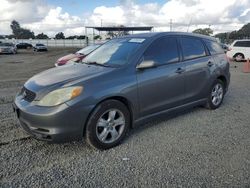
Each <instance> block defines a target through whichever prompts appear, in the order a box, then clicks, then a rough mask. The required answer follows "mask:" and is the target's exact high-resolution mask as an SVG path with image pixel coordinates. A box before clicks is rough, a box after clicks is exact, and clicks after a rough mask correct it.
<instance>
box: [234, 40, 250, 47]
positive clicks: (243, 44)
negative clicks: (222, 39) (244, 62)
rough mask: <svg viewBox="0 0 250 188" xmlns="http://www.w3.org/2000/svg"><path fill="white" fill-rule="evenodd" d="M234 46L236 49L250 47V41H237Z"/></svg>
mask: <svg viewBox="0 0 250 188" xmlns="http://www.w3.org/2000/svg"><path fill="white" fill-rule="evenodd" d="M234 46H236V47H250V41H237V42H236V43H235V44H234Z"/></svg>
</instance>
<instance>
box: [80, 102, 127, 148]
mask: <svg viewBox="0 0 250 188" xmlns="http://www.w3.org/2000/svg"><path fill="white" fill-rule="evenodd" d="M112 108H114V109H118V110H120V111H121V112H122V113H123V115H124V118H125V127H124V131H123V133H122V135H121V136H120V138H118V139H117V140H116V141H115V142H113V143H103V142H101V141H100V140H99V139H98V137H97V135H96V125H97V121H98V120H99V118H100V117H101V115H103V113H104V112H106V111H107V110H109V109H112ZM129 126H130V113H129V111H128V109H127V107H126V106H125V105H124V104H123V103H122V102H120V101H117V100H107V101H104V102H102V103H100V104H99V105H98V106H97V107H96V108H95V109H94V111H93V112H92V113H91V115H90V118H89V120H88V122H87V125H86V131H85V137H86V140H87V142H88V143H89V144H90V145H91V146H93V147H94V148H97V149H101V150H105V149H109V148H112V147H115V146H117V145H118V144H119V143H120V142H121V141H122V140H123V138H124V137H125V136H126V133H127V131H128V129H129Z"/></svg>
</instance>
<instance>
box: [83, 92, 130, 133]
mask: <svg viewBox="0 0 250 188" xmlns="http://www.w3.org/2000/svg"><path fill="white" fill-rule="evenodd" d="M107 100H117V101H119V102H121V103H123V104H124V105H125V106H126V107H127V109H128V111H129V115H130V126H129V127H130V128H133V116H134V115H133V105H132V103H131V102H130V101H129V100H128V99H127V98H126V97H124V96H119V95H117V96H110V97H106V98H104V99H102V100H100V101H99V102H98V103H97V104H96V105H95V107H94V108H93V109H92V110H91V111H90V113H89V115H88V118H87V120H86V122H85V124H84V129H83V135H85V132H86V127H87V123H88V121H89V118H90V116H91V114H92V113H93V112H94V110H95V109H96V108H97V107H98V105H100V104H101V103H103V102H104V101H107Z"/></svg>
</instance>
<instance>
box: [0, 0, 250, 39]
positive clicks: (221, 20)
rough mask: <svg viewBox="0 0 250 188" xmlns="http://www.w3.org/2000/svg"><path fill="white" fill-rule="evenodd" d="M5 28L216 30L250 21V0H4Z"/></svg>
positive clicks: (0, 18) (1, 25) (0, 25)
mask: <svg viewBox="0 0 250 188" xmlns="http://www.w3.org/2000/svg"><path fill="white" fill-rule="evenodd" d="M0 2H1V5H0V13H1V14H0V34H10V33H11V29H10V23H11V21H12V20H13V19H15V20H17V21H18V22H19V23H20V24H21V25H22V26H23V27H25V28H28V29H30V30H32V31H34V32H35V34H38V33H41V32H43V33H46V34H48V35H49V36H54V35H55V34H56V33H58V32H64V33H65V35H66V36H69V35H81V34H84V33H85V26H100V25H101V23H102V25H103V26H118V25H125V26H154V31H169V29H170V20H172V28H173V31H187V28H188V25H189V24H190V27H189V31H193V30H195V29H198V28H206V27H211V29H212V30H214V33H218V32H228V31H233V30H238V29H240V28H241V27H242V26H243V25H244V24H246V23H249V22H250V0H103V1H101V0H0Z"/></svg>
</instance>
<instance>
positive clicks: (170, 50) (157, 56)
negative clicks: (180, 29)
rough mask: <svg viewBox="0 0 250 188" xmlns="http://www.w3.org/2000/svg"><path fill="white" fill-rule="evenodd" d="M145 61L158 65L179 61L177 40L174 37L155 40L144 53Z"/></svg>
mask: <svg viewBox="0 0 250 188" xmlns="http://www.w3.org/2000/svg"><path fill="white" fill-rule="evenodd" d="M144 60H145V61H150V60H151V61H154V62H156V63H157V64H158V65H163V64H168V63H173V62H177V61H179V53H178V46H177V40H176V38H175V37H161V38H159V39H156V40H155V41H154V42H153V43H152V44H151V45H150V46H149V47H148V49H147V50H146V51H145V53H144Z"/></svg>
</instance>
